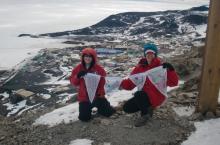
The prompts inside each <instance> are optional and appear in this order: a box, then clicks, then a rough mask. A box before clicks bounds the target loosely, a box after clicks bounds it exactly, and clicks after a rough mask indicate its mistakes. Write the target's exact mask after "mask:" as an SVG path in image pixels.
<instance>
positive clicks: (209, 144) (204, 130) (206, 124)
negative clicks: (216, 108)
mask: <svg viewBox="0 0 220 145" xmlns="http://www.w3.org/2000/svg"><path fill="white" fill-rule="evenodd" d="M195 127H196V131H195V132H194V133H192V134H191V136H190V137H189V138H188V139H187V140H186V141H184V142H183V143H182V145H219V142H220V118H218V119H210V120H206V121H203V122H196V123H195Z"/></svg>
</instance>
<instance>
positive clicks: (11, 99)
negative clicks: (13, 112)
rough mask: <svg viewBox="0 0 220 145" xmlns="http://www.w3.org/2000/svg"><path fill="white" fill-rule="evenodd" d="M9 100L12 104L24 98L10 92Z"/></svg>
mask: <svg viewBox="0 0 220 145" xmlns="http://www.w3.org/2000/svg"><path fill="white" fill-rule="evenodd" d="M9 100H10V102H11V103H12V104H16V103H18V102H20V101H22V100H24V98H23V97H21V96H20V95H16V94H13V93H12V94H10V95H9Z"/></svg>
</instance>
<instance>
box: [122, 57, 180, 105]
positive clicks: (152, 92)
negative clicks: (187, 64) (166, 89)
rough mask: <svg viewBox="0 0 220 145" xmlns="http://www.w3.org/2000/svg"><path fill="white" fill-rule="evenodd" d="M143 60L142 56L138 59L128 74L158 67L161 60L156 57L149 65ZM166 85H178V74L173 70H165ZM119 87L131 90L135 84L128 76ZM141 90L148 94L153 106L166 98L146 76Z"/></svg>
mask: <svg viewBox="0 0 220 145" xmlns="http://www.w3.org/2000/svg"><path fill="white" fill-rule="evenodd" d="M144 62H147V60H146V58H142V59H141V60H140V61H139V63H138V65H137V66H136V67H135V68H134V69H133V71H132V72H131V74H130V75H133V74H137V73H143V72H146V71H147V70H150V69H152V68H155V67H158V66H161V65H162V64H161V61H160V59H159V58H158V57H156V58H154V59H153V60H152V63H151V64H149V65H147V64H144ZM167 85H168V86H170V87H173V86H177V85H178V75H177V74H176V72H175V71H170V70H167ZM121 87H122V88H123V89H125V90H132V89H134V88H135V87H136V86H135V84H134V83H133V82H132V81H131V80H130V79H129V78H128V79H125V80H123V81H122V83H121ZM142 90H143V91H144V92H146V93H147V95H148V96H149V99H150V103H151V105H152V107H153V108H156V107H158V106H160V105H161V104H162V103H163V102H164V100H165V98H166V97H165V96H164V95H163V94H161V93H160V92H159V91H158V90H157V88H156V87H155V86H154V85H153V84H152V83H151V81H150V80H149V79H148V78H146V81H145V84H144V86H143V89H142Z"/></svg>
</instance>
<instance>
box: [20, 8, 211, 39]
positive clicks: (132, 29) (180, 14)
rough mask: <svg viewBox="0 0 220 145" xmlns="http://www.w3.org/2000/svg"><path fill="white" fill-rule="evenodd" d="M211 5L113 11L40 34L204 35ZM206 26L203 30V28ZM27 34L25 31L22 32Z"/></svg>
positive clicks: (53, 35) (51, 35)
mask: <svg viewBox="0 0 220 145" xmlns="http://www.w3.org/2000/svg"><path fill="white" fill-rule="evenodd" d="M207 15H208V7H207V6H201V7H194V8H191V9H188V10H178V11H161V12H127V13H120V14H116V15H111V16H109V17H107V18H106V19H104V20H102V21H100V22H99V23H97V24H95V25H92V26H90V27H86V28H83V29H78V30H72V31H64V32H56V33H47V34H40V35H39V36H40V37H41V36H49V37H59V36H71V35H103V34H105V35H106V34H108V35H121V36H124V37H125V36H145V37H162V36H169V37H176V36H178V35H195V36H197V37H198V36H201V37H204V31H205V29H204V28H205V27H204V25H206V24H207ZM201 27H204V28H203V32H201V31H200V30H199V29H200V28H201ZM20 36H24V35H20Z"/></svg>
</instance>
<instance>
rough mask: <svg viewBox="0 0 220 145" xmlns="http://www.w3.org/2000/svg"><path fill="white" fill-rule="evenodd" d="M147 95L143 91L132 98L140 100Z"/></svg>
mask: <svg viewBox="0 0 220 145" xmlns="http://www.w3.org/2000/svg"><path fill="white" fill-rule="evenodd" d="M146 96H147V94H146V93H145V92H144V91H137V92H135V93H134V97H136V98H140V97H146Z"/></svg>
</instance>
